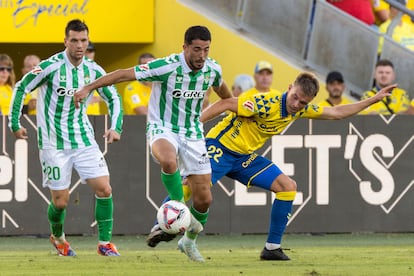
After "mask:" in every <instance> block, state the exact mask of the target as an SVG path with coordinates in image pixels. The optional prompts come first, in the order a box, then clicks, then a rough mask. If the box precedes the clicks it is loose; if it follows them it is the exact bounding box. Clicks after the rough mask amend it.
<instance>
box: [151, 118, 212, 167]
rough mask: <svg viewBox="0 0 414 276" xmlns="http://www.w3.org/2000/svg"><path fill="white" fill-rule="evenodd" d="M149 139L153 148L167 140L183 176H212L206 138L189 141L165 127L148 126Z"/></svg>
mask: <svg viewBox="0 0 414 276" xmlns="http://www.w3.org/2000/svg"><path fill="white" fill-rule="evenodd" d="M147 139H148V142H149V145H150V147H151V148H152V145H153V144H154V142H155V141H157V140H158V139H166V140H168V141H169V142H170V143H171V144H172V145H173V146H174V148H175V152H176V154H177V156H178V167H179V169H180V173H181V175H202V174H211V165H210V159H209V158H208V154H207V150H206V143H205V140H204V138H203V139H198V140H194V139H188V138H186V137H185V136H183V135H179V134H177V133H174V132H172V131H171V130H170V129H167V128H165V127H162V126H159V125H157V126H154V124H148V126H147ZM154 159H155V157H154ZM156 161H157V160H156ZM157 162H158V161H157Z"/></svg>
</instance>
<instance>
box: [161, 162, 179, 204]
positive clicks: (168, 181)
mask: <svg viewBox="0 0 414 276" xmlns="http://www.w3.org/2000/svg"><path fill="white" fill-rule="evenodd" d="M161 181H162V183H163V184H164V186H165V188H166V189H167V192H168V195H169V196H170V198H171V199H172V200H178V201H181V202H184V194H183V184H182V182H181V175H180V172H179V171H178V170H177V171H176V172H175V173H173V174H168V173H165V172H163V171H161Z"/></svg>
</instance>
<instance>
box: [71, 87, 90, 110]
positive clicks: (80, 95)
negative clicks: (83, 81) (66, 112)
mask: <svg viewBox="0 0 414 276" xmlns="http://www.w3.org/2000/svg"><path fill="white" fill-rule="evenodd" d="M89 92H90V91H88V89H86V88H85V87H82V88H81V89H79V90H77V91H76V92H75V94H74V95H73V102H74V103H75V107H76V108H79V106H80V104H81V103H83V101H84V99H85V98H86V97H87V96H88V94H89Z"/></svg>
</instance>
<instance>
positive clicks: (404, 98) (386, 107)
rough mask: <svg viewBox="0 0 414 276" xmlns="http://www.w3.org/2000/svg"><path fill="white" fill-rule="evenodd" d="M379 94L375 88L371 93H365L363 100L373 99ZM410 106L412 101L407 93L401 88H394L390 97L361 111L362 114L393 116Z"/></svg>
mask: <svg viewBox="0 0 414 276" xmlns="http://www.w3.org/2000/svg"><path fill="white" fill-rule="evenodd" d="M377 92H378V88H376V87H374V88H373V89H372V90H370V91H365V92H364V94H362V98H361V100H364V99H367V98H371V97H372V96H374V95H375V94H376V93H377ZM409 106H410V99H409V97H408V94H407V92H405V90H404V89H401V88H398V87H397V88H394V89H393V90H392V94H391V96H389V97H385V98H383V99H382V100H381V101H379V102H377V103H374V104H373V105H371V106H369V107H368V108H366V109H364V110H363V111H361V113H360V114H370V113H378V114H383V115H391V114H395V113H400V112H404V111H406V110H407V109H408V107H409Z"/></svg>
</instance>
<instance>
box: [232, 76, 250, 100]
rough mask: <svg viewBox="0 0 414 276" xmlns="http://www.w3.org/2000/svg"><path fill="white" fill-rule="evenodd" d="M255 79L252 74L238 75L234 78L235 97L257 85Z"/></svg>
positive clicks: (233, 90) (233, 89)
mask: <svg viewBox="0 0 414 276" xmlns="http://www.w3.org/2000/svg"><path fill="white" fill-rule="evenodd" d="M255 85H256V84H255V81H254V79H253V77H252V76H250V75H246V74H240V75H237V76H236V78H235V79H234V83H233V86H232V87H231V91H232V92H233V96H234V97H238V96H239V95H240V94H241V93H243V92H244V91H246V90H249V89H251V88H253V87H254V86H255Z"/></svg>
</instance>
